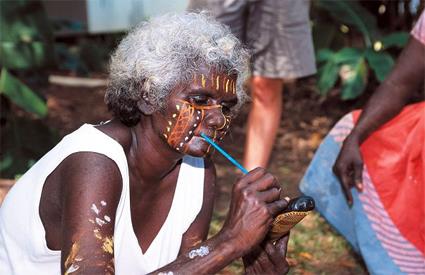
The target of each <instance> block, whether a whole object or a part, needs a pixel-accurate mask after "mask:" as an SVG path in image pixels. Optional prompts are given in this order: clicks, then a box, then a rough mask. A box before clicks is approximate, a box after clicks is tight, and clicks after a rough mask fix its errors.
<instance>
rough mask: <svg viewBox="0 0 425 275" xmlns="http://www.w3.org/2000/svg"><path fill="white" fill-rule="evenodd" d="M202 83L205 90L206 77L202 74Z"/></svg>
mask: <svg viewBox="0 0 425 275" xmlns="http://www.w3.org/2000/svg"><path fill="white" fill-rule="evenodd" d="M201 83H202V88H205V76H204V75H203V74H201Z"/></svg>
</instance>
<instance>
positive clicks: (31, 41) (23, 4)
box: [0, 0, 54, 69]
mask: <svg viewBox="0 0 425 275" xmlns="http://www.w3.org/2000/svg"><path fill="white" fill-rule="evenodd" d="M0 26H1V41H0V65H1V66H2V67H6V68H9V69H33V68H36V67H43V66H49V65H52V64H53V62H54V59H53V55H52V52H53V35H52V32H51V28H50V25H49V23H48V21H47V16H46V13H45V11H44V9H43V6H42V3H41V2H40V1H24V0H20V1H6V0H1V1H0Z"/></svg>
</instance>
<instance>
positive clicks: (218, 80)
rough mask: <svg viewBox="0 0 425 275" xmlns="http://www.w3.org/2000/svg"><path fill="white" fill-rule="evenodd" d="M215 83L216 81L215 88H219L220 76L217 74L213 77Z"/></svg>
mask: <svg viewBox="0 0 425 275" xmlns="http://www.w3.org/2000/svg"><path fill="white" fill-rule="evenodd" d="M215 83H216V87H215V89H216V90H219V89H220V76H217V78H216V79H215Z"/></svg>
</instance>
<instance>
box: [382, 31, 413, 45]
mask: <svg viewBox="0 0 425 275" xmlns="http://www.w3.org/2000/svg"><path fill="white" fill-rule="evenodd" d="M408 40H409V34H408V33H407V32H395V33H392V34H389V35H387V36H385V37H383V38H382V39H381V40H380V41H381V42H382V44H383V46H384V49H388V48H391V47H399V48H403V47H404V46H405V45H406V44H407V41H408Z"/></svg>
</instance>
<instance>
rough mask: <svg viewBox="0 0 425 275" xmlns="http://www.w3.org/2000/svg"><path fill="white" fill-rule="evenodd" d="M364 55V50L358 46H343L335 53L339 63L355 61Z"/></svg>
mask: <svg viewBox="0 0 425 275" xmlns="http://www.w3.org/2000/svg"><path fill="white" fill-rule="evenodd" d="M362 57H363V51H362V50H360V49H356V48H348V47H346V48H343V49H341V50H340V51H338V52H337V53H336V54H335V55H334V62H335V63H337V64H343V63H355V62H357V61H358V60H359V59H360V58H362Z"/></svg>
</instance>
